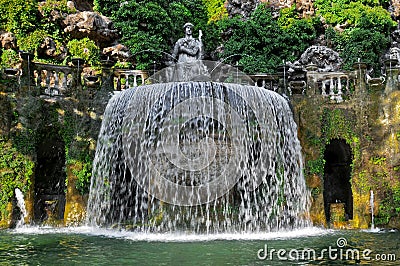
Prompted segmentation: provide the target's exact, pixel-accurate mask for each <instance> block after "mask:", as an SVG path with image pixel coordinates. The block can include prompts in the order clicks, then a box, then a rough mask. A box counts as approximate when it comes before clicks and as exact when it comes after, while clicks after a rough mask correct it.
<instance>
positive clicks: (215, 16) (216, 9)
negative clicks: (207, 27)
mask: <svg viewBox="0 0 400 266" xmlns="http://www.w3.org/2000/svg"><path fill="white" fill-rule="evenodd" d="M203 2H204V5H205V6H206V8H207V13H208V22H215V21H218V20H221V19H223V18H227V17H228V11H227V10H226V8H225V2H226V1H225V0H203Z"/></svg>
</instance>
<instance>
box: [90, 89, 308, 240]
mask: <svg viewBox="0 0 400 266" xmlns="http://www.w3.org/2000/svg"><path fill="white" fill-rule="evenodd" d="M292 116H293V114H292V112H291V110H290V107H289V105H288V103H287V101H286V100H285V99H284V98H283V97H282V96H280V95H279V94H277V93H275V92H272V91H268V90H265V89H262V88H258V87H254V86H248V85H237V84H228V83H219V82H207V81H204V82H203V81H202V82H193V81H192V82H170V83H163V84H153V85H146V86H140V87H137V88H135V89H131V90H126V91H122V92H121V93H119V94H117V95H114V96H113V98H112V99H111V100H110V101H109V103H108V106H107V108H106V111H105V113H104V120H103V124H102V127H101V130H100V134H99V139H98V144H97V150H96V156H95V160H94V165H93V168H94V169H93V176H92V184H91V188H90V196H89V203H88V209H87V212H88V213H87V219H88V224H90V225H96V226H106V227H115V226H117V227H122V228H130V229H133V230H141V231H149V232H165V231H186V232H187V231H190V232H199V233H217V232H250V231H252V232H255V231H275V230H280V229H291V228H298V227H302V226H305V225H308V219H307V213H308V207H309V193H308V191H307V189H306V186H305V181H304V177H303V173H302V157H301V147H300V143H299V141H298V139H297V127H296V124H295V123H294V121H293V117H292Z"/></svg>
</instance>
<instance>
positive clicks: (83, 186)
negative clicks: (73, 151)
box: [70, 156, 93, 195]
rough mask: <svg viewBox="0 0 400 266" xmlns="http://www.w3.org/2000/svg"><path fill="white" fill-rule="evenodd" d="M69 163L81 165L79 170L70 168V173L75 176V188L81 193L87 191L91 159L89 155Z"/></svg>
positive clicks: (90, 174) (90, 172) (90, 175)
mask: <svg viewBox="0 0 400 266" xmlns="http://www.w3.org/2000/svg"><path fill="white" fill-rule="evenodd" d="M70 163H73V164H75V165H77V166H81V167H80V170H76V169H73V170H72V173H73V174H74V175H75V176H76V177H77V179H76V183H75V188H76V189H77V190H78V191H79V193H80V194H81V195H84V194H87V193H89V189H90V179H91V177H92V164H93V161H92V160H91V159H90V157H89V156H86V158H85V160H84V161H70Z"/></svg>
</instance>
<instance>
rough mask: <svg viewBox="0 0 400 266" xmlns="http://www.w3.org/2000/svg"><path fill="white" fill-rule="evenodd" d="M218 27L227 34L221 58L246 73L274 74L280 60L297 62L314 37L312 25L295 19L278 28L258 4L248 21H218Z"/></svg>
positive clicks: (235, 19)
mask: <svg viewBox="0 0 400 266" xmlns="http://www.w3.org/2000/svg"><path fill="white" fill-rule="evenodd" d="M219 25H220V27H221V30H222V31H223V32H228V33H230V34H229V36H228V38H226V40H225V42H224V52H223V54H222V55H221V58H225V60H227V61H228V62H231V63H232V64H235V63H236V62H237V63H238V64H239V65H242V66H243V68H244V71H245V72H246V73H257V72H269V73H273V72H276V69H277V66H278V65H281V64H282V63H283V60H290V61H294V60H295V59H297V58H298V56H299V55H300V54H301V53H302V52H303V51H304V50H305V49H306V48H307V47H308V46H309V45H310V43H311V41H312V40H313V39H314V38H315V36H316V32H315V28H314V26H313V24H312V21H307V20H301V19H298V18H296V19H294V20H293V21H292V22H291V24H290V25H285V27H284V26H282V27H281V26H280V25H279V24H278V21H277V20H276V19H274V18H273V16H272V12H271V9H270V8H268V6H267V5H265V4H260V5H259V6H258V7H257V9H256V10H255V11H254V13H253V14H252V16H251V17H250V18H249V19H248V20H242V19H241V18H239V17H235V18H232V19H224V20H221V21H220V22H219Z"/></svg>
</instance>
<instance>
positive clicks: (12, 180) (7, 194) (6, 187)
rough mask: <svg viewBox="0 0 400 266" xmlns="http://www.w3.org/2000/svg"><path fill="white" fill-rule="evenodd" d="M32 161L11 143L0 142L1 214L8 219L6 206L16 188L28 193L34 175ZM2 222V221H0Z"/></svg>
mask: <svg viewBox="0 0 400 266" xmlns="http://www.w3.org/2000/svg"><path fill="white" fill-rule="evenodd" d="M33 169H34V163H33V162H32V160H31V159H30V158H29V157H28V156H25V155H23V154H21V153H20V152H18V151H17V149H15V148H14V147H12V145H11V143H10V142H6V141H4V140H1V141H0V214H1V218H6V217H7V215H8V214H7V213H6V206H7V204H8V202H9V201H10V199H11V198H12V197H13V195H14V190H15V188H19V189H21V191H22V192H27V191H28V189H29V187H30V184H31V177H32V175H33ZM0 220H1V219H0Z"/></svg>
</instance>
